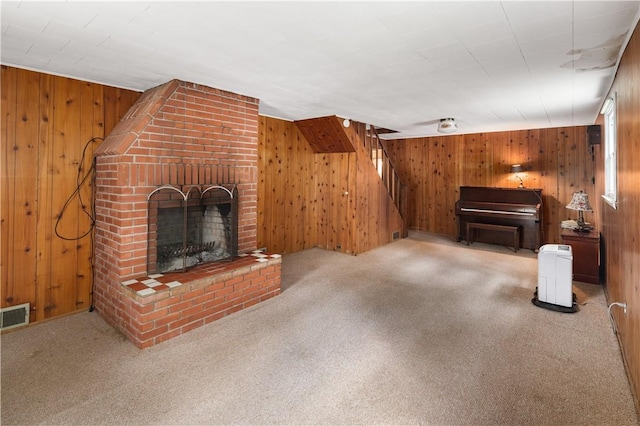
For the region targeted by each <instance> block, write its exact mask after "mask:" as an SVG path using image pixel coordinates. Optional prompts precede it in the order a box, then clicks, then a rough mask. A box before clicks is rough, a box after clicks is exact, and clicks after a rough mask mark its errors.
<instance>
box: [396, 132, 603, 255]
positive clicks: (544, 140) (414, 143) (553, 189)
mask: <svg viewBox="0 0 640 426" xmlns="http://www.w3.org/2000/svg"><path fill="white" fill-rule="evenodd" d="M385 143H386V145H387V150H388V152H389V156H390V157H391V158H392V160H393V163H394V164H395V166H396V169H397V171H398V173H399V174H400V180H401V181H402V182H403V183H404V184H406V185H408V187H409V188H408V193H409V197H408V198H409V199H408V209H409V214H408V217H407V218H405V221H406V224H407V226H408V227H409V228H410V229H416V230H422V231H428V232H434V233H438V234H445V235H450V236H452V237H454V236H455V235H456V215H455V202H456V201H457V200H458V198H459V192H460V186H465V185H469V186H489V187H505V188H515V187H517V186H518V184H519V181H518V180H517V179H516V178H515V176H514V175H513V173H511V165H512V164H518V163H520V164H522V165H524V166H525V167H526V169H527V171H525V172H523V173H519V175H520V176H521V177H522V178H523V180H524V185H525V187H527V188H541V189H542V193H543V201H544V213H543V214H544V226H543V230H544V241H545V242H546V243H554V242H559V240H560V237H559V235H560V225H559V224H560V221H562V220H564V219H575V218H576V217H575V216H576V215H575V213H574V212H571V211H569V210H567V209H565V207H564V206H565V205H567V203H568V202H569V201H570V200H571V196H572V194H573V193H574V192H575V191H579V190H582V191H585V192H586V193H588V194H589V195H590V197H595V195H596V194H595V184H594V179H595V162H594V155H593V153H592V149H591V148H590V147H589V146H588V145H587V139H586V127H585V126H581V127H563V128H553V129H536V130H523V131H512V132H496V133H479V134H468V135H453V136H441V137H429V138H414V139H398V140H388V141H386V142H385ZM597 214H598V213H597V212H594V213H586V214H585V220H586V221H587V222H592V223H595V218H596V216H597Z"/></svg>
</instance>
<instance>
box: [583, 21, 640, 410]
mask: <svg viewBox="0 0 640 426" xmlns="http://www.w3.org/2000/svg"><path fill="white" fill-rule="evenodd" d="M614 92H615V93H616V94H617V113H618V120H617V126H618V132H617V133H618V204H617V208H616V209H613V208H612V207H611V206H609V205H608V204H607V203H605V202H604V201H603V200H602V199H601V198H600V197H599V194H602V193H604V166H603V164H604V158H603V151H604V147H603V146H602V145H599V146H596V149H595V155H596V165H597V173H596V176H597V179H596V182H597V183H596V187H597V191H598V192H597V194H598V197H597V198H596V199H595V200H594V201H595V203H594V204H596V203H597V205H598V206H599V215H598V222H597V223H598V226H599V228H600V230H601V236H602V240H603V246H604V253H605V255H604V260H605V265H606V276H605V282H606V288H607V294H608V299H609V302H624V303H626V304H627V313H626V314H624V312H623V310H622V309H619V308H613V309H612V313H613V316H614V319H615V321H616V324H617V328H618V339H619V341H620V344H621V347H622V352H623V356H624V359H625V361H626V366H627V369H628V371H629V376H630V379H631V383H632V387H633V390H634V391H635V396H636V401H637V402H638V403H639V404H638V405H639V409H640V29H638V27H636V29H635V33H634V34H633V36H632V38H631V40H630V41H629V44H628V46H627V48H626V50H625V52H624V54H623V56H622V59H621V61H620V67H619V68H618V72H617V75H616V78H615V81H614V83H613V86H612V88H611V93H614ZM598 120H599V122H598V124H604V123H603V120H602V116H600V117H599V119H598Z"/></svg>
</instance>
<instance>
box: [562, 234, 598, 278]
mask: <svg viewBox="0 0 640 426" xmlns="http://www.w3.org/2000/svg"><path fill="white" fill-rule="evenodd" d="M560 237H561V238H562V244H566V245H568V246H571V251H572V253H573V279H574V280H576V281H582V282H585V283H591V284H600V233H599V232H598V231H597V230H595V229H592V230H591V231H589V232H588V233H585V232H574V231H573V229H565V228H563V229H562V232H561V233H560Z"/></svg>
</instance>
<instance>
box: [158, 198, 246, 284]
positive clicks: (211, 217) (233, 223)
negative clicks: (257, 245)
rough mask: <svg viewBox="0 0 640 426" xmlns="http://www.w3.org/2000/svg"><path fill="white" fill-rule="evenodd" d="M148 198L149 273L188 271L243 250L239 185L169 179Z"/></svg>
mask: <svg viewBox="0 0 640 426" xmlns="http://www.w3.org/2000/svg"><path fill="white" fill-rule="evenodd" d="M148 198H149V210H148V212H149V228H148V229H149V233H148V234H149V235H148V242H147V244H148V245H147V247H148V255H147V272H148V273H149V274H161V273H167V272H176V271H182V272H184V271H186V270H187V269H189V268H191V267H193V266H196V265H200V264H203V263H209V262H216V261H221V260H226V259H232V258H234V257H236V256H237V254H238V232H237V230H238V191H237V188H236V185H224V186H223V185H212V186H189V187H187V188H184V187H176V186H172V185H163V186H161V187H159V188H156V189H155V190H154V191H153V192H152V193H151V194H149V197H148Z"/></svg>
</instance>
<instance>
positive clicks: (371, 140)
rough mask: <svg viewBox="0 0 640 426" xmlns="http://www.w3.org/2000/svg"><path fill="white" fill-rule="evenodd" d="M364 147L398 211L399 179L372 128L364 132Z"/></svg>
mask: <svg viewBox="0 0 640 426" xmlns="http://www.w3.org/2000/svg"><path fill="white" fill-rule="evenodd" d="M364 146H365V148H366V149H367V150H368V151H369V155H370V157H371V161H372V162H373V165H374V167H375V168H376V170H377V171H378V175H380V179H382V182H383V183H384V186H385V187H386V188H387V191H388V192H389V195H390V196H391V199H392V200H393V203H394V204H395V205H396V207H397V208H398V209H400V177H399V175H398V173H397V172H396V170H395V168H394V167H393V164H392V163H391V159H390V158H389V154H388V153H387V150H386V148H385V147H384V144H383V143H382V140H381V139H380V136H379V135H378V132H377V131H376V128H375V127H374V126H369V129H368V130H367V131H366V133H365V137H364Z"/></svg>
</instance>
